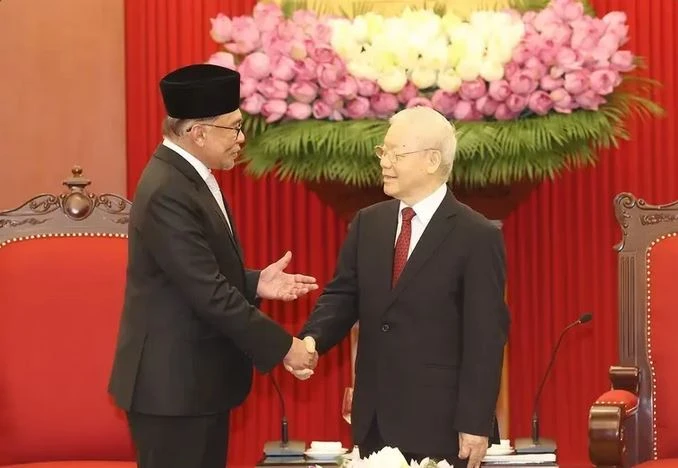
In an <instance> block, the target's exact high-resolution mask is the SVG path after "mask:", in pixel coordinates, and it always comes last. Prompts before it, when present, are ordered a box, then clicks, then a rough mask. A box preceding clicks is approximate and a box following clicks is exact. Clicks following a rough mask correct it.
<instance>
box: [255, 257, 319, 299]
mask: <svg viewBox="0 0 678 468" xmlns="http://www.w3.org/2000/svg"><path fill="white" fill-rule="evenodd" d="M291 260H292V252H289V251H288V252H287V253H285V255H283V256H282V258H281V259H280V260H278V261H277V262H275V263H271V264H270V265H269V266H267V267H266V268H264V269H263V270H261V275H260V276H259V284H258V285H257V295H258V296H259V297H261V298H263V299H277V300H280V301H293V300H295V299H297V298H299V297H301V296H303V295H305V294H307V293H308V292H310V291H313V290H315V289H318V284H317V282H316V279H315V278H314V277H312V276H305V275H300V274H290V273H285V272H284V271H283V270H284V269H285V268H287V265H289V264H290V261H291Z"/></svg>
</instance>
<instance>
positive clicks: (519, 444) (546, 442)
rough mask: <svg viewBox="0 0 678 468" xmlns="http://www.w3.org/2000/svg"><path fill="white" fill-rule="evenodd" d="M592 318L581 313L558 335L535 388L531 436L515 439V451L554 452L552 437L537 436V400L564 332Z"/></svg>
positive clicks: (539, 397)
mask: <svg viewBox="0 0 678 468" xmlns="http://www.w3.org/2000/svg"><path fill="white" fill-rule="evenodd" d="M592 319H593V315H592V314H591V313H588V312H587V313H585V314H582V315H581V317H579V318H578V319H577V320H575V321H574V322H572V323H571V324H569V325H568V326H567V327H565V328H564V329H563V331H562V332H560V337H559V338H558V341H557V343H556V346H555V347H554V348H553V351H552V352H551V360H550V361H549V365H548V367H547V368H546V372H544V376H543V377H542V379H541V383H540V384H539V387H538V389H537V393H536V395H535V397H534V406H533V408H532V437H530V438H520V439H516V441H515V446H516V453H555V452H556V443H555V441H553V440H552V439H542V438H540V437H539V400H540V399H541V394H542V391H543V390H544V384H545V383H546V378H547V377H548V376H549V373H550V372H551V368H552V367H553V363H554V362H555V360H556V354H558V348H560V343H561V342H562V341H563V337H564V336H565V333H567V332H568V331H569V330H571V329H572V328H574V327H576V326H578V325H581V324H583V323H586V322H590V321H591V320H592Z"/></svg>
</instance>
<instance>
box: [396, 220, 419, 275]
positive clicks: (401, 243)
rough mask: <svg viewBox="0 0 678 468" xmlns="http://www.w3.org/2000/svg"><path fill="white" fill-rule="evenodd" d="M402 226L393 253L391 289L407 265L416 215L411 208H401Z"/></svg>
mask: <svg viewBox="0 0 678 468" xmlns="http://www.w3.org/2000/svg"><path fill="white" fill-rule="evenodd" d="M402 214H403V224H402V226H401V228H400V235H399V236H398V241H397V242H396V246H395V252H394V253H393V276H392V277H391V287H395V285H396V283H397V282H398V278H400V274H401V273H402V272H403V269H404V268H405V264H406V263H407V253H408V252H409V250H410V237H412V218H414V215H415V214H416V213H415V212H414V210H413V209H412V208H409V207H407V208H403V211H402Z"/></svg>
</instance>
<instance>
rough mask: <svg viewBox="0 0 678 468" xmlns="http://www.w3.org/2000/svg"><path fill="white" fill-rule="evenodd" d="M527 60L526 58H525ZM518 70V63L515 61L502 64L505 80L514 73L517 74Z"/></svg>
mask: <svg viewBox="0 0 678 468" xmlns="http://www.w3.org/2000/svg"><path fill="white" fill-rule="evenodd" d="M525 60H527V59H525ZM519 71H520V65H518V64H517V63H516V62H513V61H512V62H508V63H507V64H506V65H504V78H505V79H507V80H510V79H511V78H513V77H514V76H515V75H517V74H518V72H519Z"/></svg>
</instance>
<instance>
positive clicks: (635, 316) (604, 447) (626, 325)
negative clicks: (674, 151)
mask: <svg viewBox="0 0 678 468" xmlns="http://www.w3.org/2000/svg"><path fill="white" fill-rule="evenodd" d="M614 207H615V215H616V218H617V222H618V223H619V226H620V228H621V231H622V240H621V242H620V243H619V244H617V246H615V248H616V250H617V251H618V252H619V256H618V294H619V325H618V336H619V343H618V347H619V348H618V349H619V365H617V366H612V367H610V370H609V378H610V381H611V384H612V390H620V391H621V392H616V393H614V394H615V395H619V396H621V397H625V398H616V399H615V401H606V399H605V398H599V399H598V401H596V403H595V404H594V405H593V406H592V407H591V409H590V413H589V455H590V458H591V461H592V462H593V463H594V464H596V466H635V465H636V464H638V463H640V462H643V461H647V460H653V459H656V458H657V442H656V436H657V428H656V422H655V415H656V413H655V412H656V410H657V408H656V406H655V397H656V394H655V389H654V387H653V385H652V380H653V378H654V368H653V361H652V346H651V345H652V336H651V335H652V333H651V332H652V324H651V320H650V317H649V314H648V313H646V311H647V309H648V306H649V291H648V280H647V278H648V270H649V268H650V257H649V254H650V252H651V249H652V248H653V246H654V245H656V244H657V243H658V242H661V241H662V240H664V239H666V238H668V237H673V236H676V235H677V233H678V202H674V203H671V204H666V205H651V204H648V203H646V202H645V201H644V200H642V199H637V198H636V197H635V196H633V195H632V194H630V193H621V194H619V195H617V197H616V198H615V200H614ZM607 394H608V395H610V394H611V393H610V392H608V393H607Z"/></svg>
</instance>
